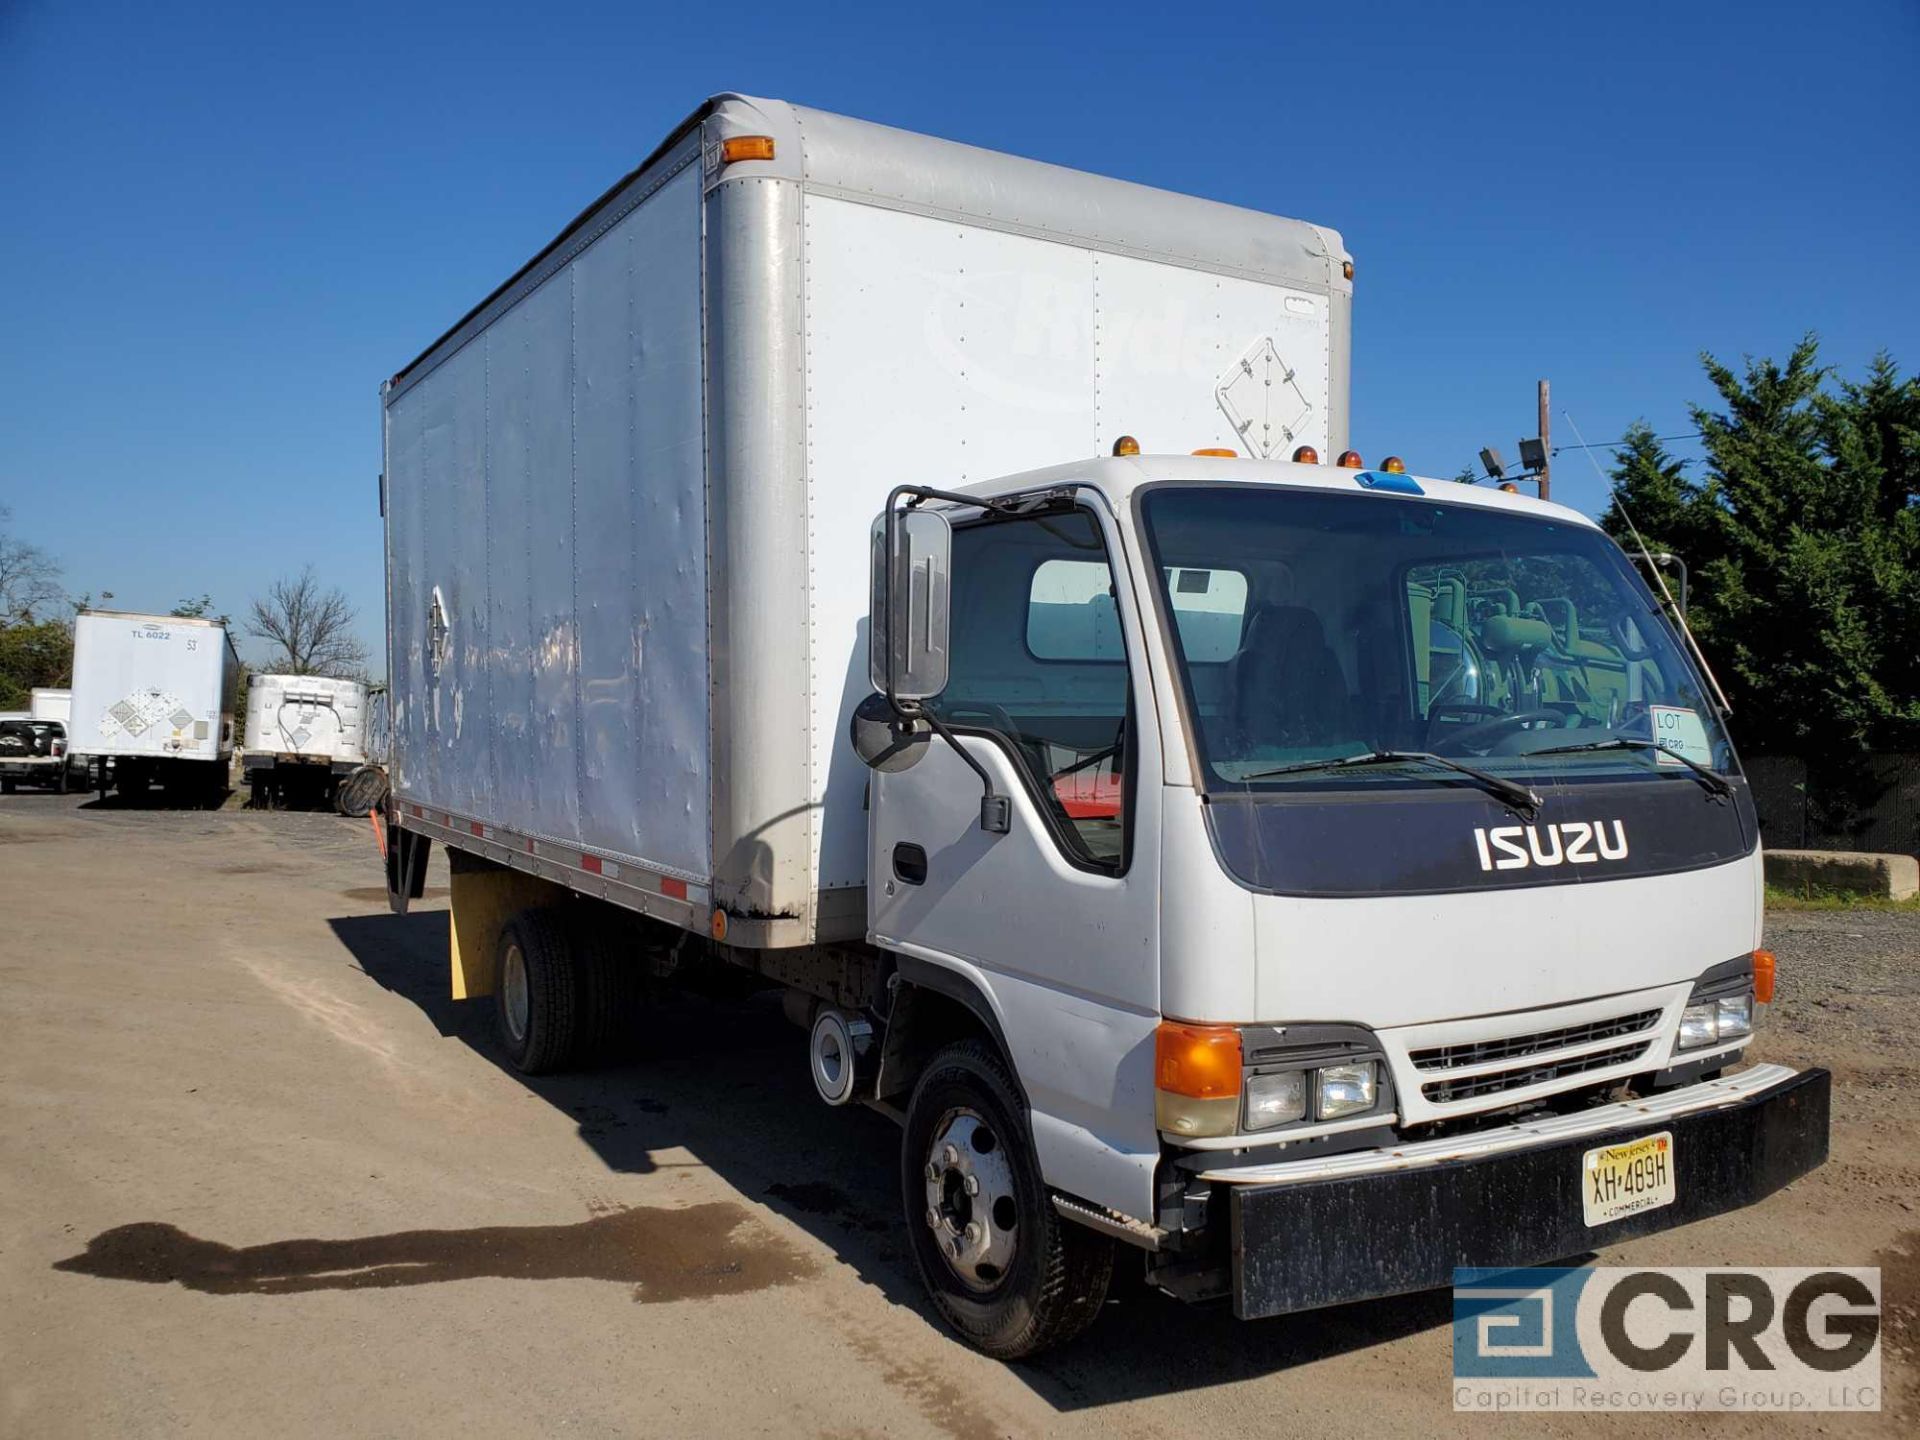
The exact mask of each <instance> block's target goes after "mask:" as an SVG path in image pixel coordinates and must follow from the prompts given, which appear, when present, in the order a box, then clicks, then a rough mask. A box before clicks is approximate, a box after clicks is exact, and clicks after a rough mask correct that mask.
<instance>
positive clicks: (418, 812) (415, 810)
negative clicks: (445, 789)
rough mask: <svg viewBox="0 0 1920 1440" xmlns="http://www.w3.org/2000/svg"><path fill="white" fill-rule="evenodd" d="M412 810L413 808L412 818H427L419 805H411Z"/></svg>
mask: <svg viewBox="0 0 1920 1440" xmlns="http://www.w3.org/2000/svg"><path fill="white" fill-rule="evenodd" d="M412 810H413V818H414V819H416V820H424V819H426V818H427V812H426V811H424V810H422V809H421V808H420V807H419V806H418V805H415V806H413V807H412Z"/></svg>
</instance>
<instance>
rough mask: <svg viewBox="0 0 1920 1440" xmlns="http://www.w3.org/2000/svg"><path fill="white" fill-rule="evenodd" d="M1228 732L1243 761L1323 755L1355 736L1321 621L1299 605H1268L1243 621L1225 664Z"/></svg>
mask: <svg viewBox="0 0 1920 1440" xmlns="http://www.w3.org/2000/svg"><path fill="white" fill-rule="evenodd" d="M1227 681H1228V687H1229V689H1228V693H1229V694H1230V695H1231V696H1232V701H1233V724H1234V729H1235V731H1236V732H1237V733H1238V736H1239V739H1240V747H1241V750H1242V753H1243V754H1245V755H1247V756H1248V757H1250V758H1264V756H1263V755H1262V754H1261V752H1263V751H1268V750H1281V751H1284V750H1296V749H1308V748H1320V749H1325V748H1327V747H1331V746H1338V745H1340V744H1342V743H1345V742H1350V741H1352V740H1353V739H1354V737H1355V736H1356V735H1357V734H1358V733H1359V728H1360V727H1359V725H1358V723H1357V717H1356V716H1355V714H1354V706H1353V696H1352V694H1351V693H1350V692H1349V691H1348V689H1347V677H1346V672H1345V671H1343V670H1342V669H1341V668H1340V660H1339V657H1337V656H1336V655H1335V654H1334V653H1333V650H1332V649H1331V648H1330V647H1329V646H1328V644H1327V636H1326V631H1325V630H1324V629H1323V628H1322V627H1321V624H1320V617H1319V616H1318V615H1316V614H1315V613H1314V612H1313V611H1311V610H1309V609H1307V608H1306V607H1305V606H1304V605H1268V606H1263V607H1261V608H1260V609H1257V610H1255V611H1254V612H1253V613H1252V614H1251V615H1250V616H1249V617H1248V618H1247V629H1246V634H1245V635H1244V636H1243V637H1242V639H1241V642H1240V648H1239V650H1237V651H1236V652H1235V653H1234V656H1233V658H1232V659H1231V660H1229V661H1228V662H1227Z"/></svg>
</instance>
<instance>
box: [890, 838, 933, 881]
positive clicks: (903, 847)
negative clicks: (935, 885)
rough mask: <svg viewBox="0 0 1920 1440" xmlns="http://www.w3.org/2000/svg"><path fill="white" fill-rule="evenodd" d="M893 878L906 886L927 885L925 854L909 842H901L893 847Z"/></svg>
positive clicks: (923, 850)
mask: <svg viewBox="0 0 1920 1440" xmlns="http://www.w3.org/2000/svg"><path fill="white" fill-rule="evenodd" d="M893 874H894V878H895V879H898V880H901V881H903V882H905V883H906V884H908V885H924V884H926V883H927V852H926V850H925V849H924V848H923V847H921V846H919V845H915V844H913V843H912V842H911V841H907V840H902V841H901V842H900V843H899V844H898V845H896V846H894V847H893Z"/></svg>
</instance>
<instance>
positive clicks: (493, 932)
mask: <svg viewBox="0 0 1920 1440" xmlns="http://www.w3.org/2000/svg"><path fill="white" fill-rule="evenodd" d="M447 870H448V881H449V884H450V886H451V891H450V898H451V902H452V903H451V912H452V913H451V916H450V918H451V920H452V924H451V925H450V926H449V927H448V929H449V936H448V951H449V959H450V961H451V968H452V974H453V998H454V999H455V1000H474V999H478V998H479V997H480V996H482V995H491V994H492V993H493V988H494V978H495V977H494V963H495V956H494V952H495V950H496V949H497V948H498V947H499V944H500V931H501V929H502V927H504V926H505V925H506V923H507V921H509V920H511V919H512V918H513V917H514V916H515V915H518V914H519V913H520V912H521V911H522V910H532V909H535V908H537V907H539V906H542V905H558V904H561V903H563V902H564V901H566V900H567V899H568V898H569V894H570V892H569V891H568V890H567V889H566V888H565V887H564V886H561V885H556V884H554V882H553V881H551V880H542V879H541V878H540V877H539V876H538V875H528V874H526V873H525V872H523V871H520V870H508V869H506V868H504V867H503V866H499V865H495V864H493V863H492V862H490V861H487V860H482V859H479V858H478V857H476V856H472V855H469V854H467V853H466V852H465V851H463V850H456V849H454V848H453V847H452V846H448V847H447Z"/></svg>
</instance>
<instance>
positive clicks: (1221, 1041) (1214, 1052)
mask: <svg viewBox="0 0 1920 1440" xmlns="http://www.w3.org/2000/svg"><path fill="white" fill-rule="evenodd" d="M1153 1083H1154V1086H1155V1088H1156V1089H1160V1090H1167V1091H1171V1092H1172V1093H1173V1094H1175V1095H1187V1096H1191V1097H1192V1098H1193V1099H1196V1100H1218V1099H1222V1098H1223V1097H1225V1096H1229V1095H1238V1094H1239V1093H1240V1031H1239V1030H1238V1029H1237V1028H1235V1027H1234V1026H1232V1025H1183V1024H1181V1023H1180V1022H1179V1021H1177V1020H1163V1021H1161V1022H1160V1028H1159V1029H1157V1030H1155V1031H1154V1033H1153Z"/></svg>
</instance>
